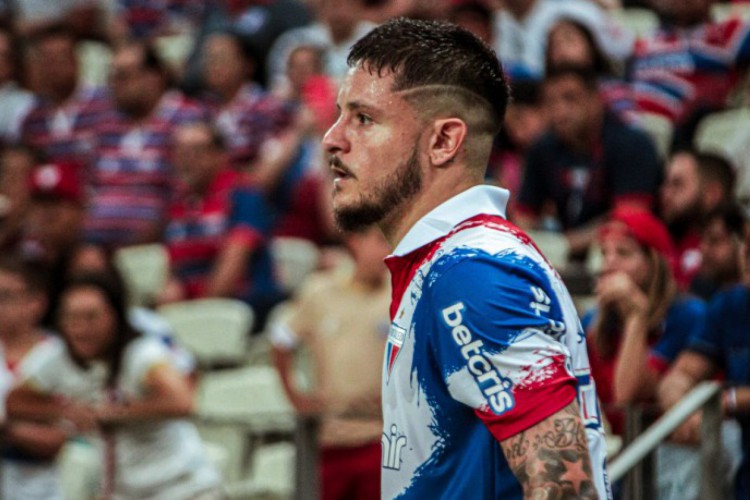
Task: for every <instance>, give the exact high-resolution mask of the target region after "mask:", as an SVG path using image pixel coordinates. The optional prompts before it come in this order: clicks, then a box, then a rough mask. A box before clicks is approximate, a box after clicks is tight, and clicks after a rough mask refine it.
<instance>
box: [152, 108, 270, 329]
mask: <svg viewBox="0 0 750 500" xmlns="http://www.w3.org/2000/svg"><path fill="white" fill-rule="evenodd" d="M172 158H173V162H174V166H175V169H176V172H177V176H178V179H179V181H180V182H179V185H178V188H177V190H176V195H175V199H174V201H173V202H172V204H171V206H170V208H169V216H168V223H167V230H166V237H165V242H166V245H167V248H168V250H169V256H170V265H171V270H172V277H171V279H170V280H169V282H168V285H167V287H166V289H165V290H164V292H163V293H162V296H161V297H160V301H161V302H170V301H174V300H185V299H192V298H199V297H234V298H238V299H241V300H244V301H245V302H247V303H249V304H250V305H251V306H252V307H253V309H254V311H255V314H256V328H260V327H261V326H262V325H263V321H264V319H265V316H266V313H267V312H268V311H269V310H270V309H271V307H273V306H274V305H275V304H276V303H277V302H279V301H280V300H281V298H282V292H281V290H280V288H279V286H278V284H277V283H276V280H275V279H274V275H273V268H272V263H271V256H270V253H269V249H268V245H267V242H268V235H269V233H270V230H271V225H272V223H273V219H274V217H273V213H272V211H271V210H270V208H268V207H267V204H266V203H265V202H264V197H263V195H262V194H261V193H260V192H259V191H258V190H256V189H254V188H251V187H248V186H242V185H240V182H239V177H240V174H239V173H238V172H237V171H235V170H233V169H231V168H230V167H229V163H228V161H227V155H226V153H225V150H224V147H223V142H222V140H221V136H220V135H219V134H218V132H216V131H214V130H213V129H212V128H211V127H210V126H209V125H206V124H201V123H194V124H188V125H182V126H180V127H178V128H177V129H176V130H175V132H174V146H173V148H172Z"/></svg>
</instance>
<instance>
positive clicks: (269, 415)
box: [197, 366, 294, 434]
mask: <svg viewBox="0 0 750 500" xmlns="http://www.w3.org/2000/svg"><path fill="white" fill-rule="evenodd" d="M197 401H198V404H197V408H198V411H197V413H198V416H199V418H200V419H201V420H202V421H204V423H206V422H208V423H210V422H215V423H219V424H237V425H242V426H245V428H246V429H247V431H248V432H249V433H253V434H265V433H269V432H282V433H291V432H292V431H293V430H294V410H293V409H292V406H291V404H290V403H289V400H288V399H287V397H286V394H285V393H284V388H283V386H282V384H281V379H280V378H279V374H278V373H277V372H276V369H275V368H274V367H271V366H246V367H242V368H234V369H229V370H220V371H212V372H208V373H205V374H204V375H203V376H202V377H201V379H200V382H199V384H198V395H197Z"/></svg>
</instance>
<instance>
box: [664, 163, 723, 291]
mask: <svg viewBox="0 0 750 500" xmlns="http://www.w3.org/2000/svg"><path fill="white" fill-rule="evenodd" d="M733 193H734V170H733V169H732V166H731V165H730V164H729V162H727V161H726V160H725V159H724V158H722V157H720V156H717V155H715V154H711V153H697V152H695V151H689V150H685V151H680V152H678V153H675V154H674V155H673V156H672V158H671V160H670V161H669V163H668V164H667V170H666V178H665V180H664V184H663V185H662V187H661V193H660V195H661V196H660V201H661V215H662V219H663V220H664V221H665V222H666V223H667V227H668V228H669V232H670V234H671V235H672V239H673V240H674V242H675V245H676V249H677V255H676V261H675V265H676V266H677V267H676V268H675V277H676V278H677V284H678V285H679V287H680V288H681V289H683V290H685V289H687V288H688V287H689V285H690V282H691V281H692V280H693V278H694V277H695V275H696V274H697V273H698V270H699V269H700V265H701V254H700V233H701V229H702V228H703V227H704V222H705V221H704V217H705V216H706V215H707V214H708V213H710V212H711V211H712V210H714V209H715V208H716V207H718V206H719V205H721V204H723V203H725V202H726V201H727V200H731V199H732V196H733Z"/></svg>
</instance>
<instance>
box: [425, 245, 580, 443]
mask: <svg viewBox="0 0 750 500" xmlns="http://www.w3.org/2000/svg"><path fill="white" fill-rule="evenodd" d="M443 260H444V261H446V263H445V265H441V264H443V263H441V262H440V261H438V262H436V263H435V265H434V266H433V268H432V270H431V274H430V275H428V276H427V277H426V278H425V282H426V283H428V284H429V285H428V289H427V290H426V292H427V293H428V294H429V300H428V301H427V303H428V304H429V306H428V307H429V308H430V310H431V314H432V317H433V326H434V335H432V336H431V339H432V341H433V344H432V349H433V353H434V356H435V358H436V361H437V363H438V366H439V367H440V369H441V370H442V375H443V378H444V380H445V383H446V385H447V387H448V392H449V393H450V395H451V397H452V398H453V399H455V400H457V401H459V402H462V403H464V404H466V405H468V406H470V407H471V408H473V409H474V410H475V411H476V412H477V414H478V415H479V416H480V418H482V420H483V421H484V422H485V424H486V425H487V426H488V428H489V430H490V431H491V432H492V434H493V435H494V436H495V437H496V438H497V439H498V440H499V441H502V440H503V439H505V438H507V437H510V436H512V435H514V434H516V433H518V432H520V431H522V430H525V429H527V428H529V427H531V426H533V425H534V424H536V423H538V422H540V421H541V420H543V419H544V418H547V417H548V416H550V415H552V414H554V413H555V412H557V411H558V410H560V409H562V408H563V407H564V406H566V405H567V404H569V403H570V402H571V401H572V400H573V398H574V397H575V394H576V389H575V388H576V383H575V378H574V377H573V376H572V374H571V373H570V370H569V361H570V360H569V353H568V351H567V349H566V348H565V346H563V344H562V343H561V339H562V337H563V336H565V335H577V333H578V331H577V330H578V321H577V320H576V321H575V325H567V326H566V324H565V322H564V320H563V313H562V310H561V307H560V304H559V301H558V300H556V294H555V293H554V292H553V290H552V289H551V288H552V287H551V285H550V282H549V279H547V277H546V276H545V275H544V271H543V270H542V269H541V268H540V267H539V266H538V265H537V264H536V263H535V262H533V261H531V260H530V259H526V260H522V259H520V258H512V257H509V256H507V255H506V256H504V257H498V256H490V255H484V254H481V253H479V254H477V253H476V251H475V250H472V251H471V255H470V256H469V258H460V257H459V258H458V261H457V262H456V261H455V260H456V255H455V254H451V256H450V257H449V258H444V259H443ZM449 261H452V262H449ZM443 267H445V268H443ZM433 273H434V274H433ZM568 330H572V331H568Z"/></svg>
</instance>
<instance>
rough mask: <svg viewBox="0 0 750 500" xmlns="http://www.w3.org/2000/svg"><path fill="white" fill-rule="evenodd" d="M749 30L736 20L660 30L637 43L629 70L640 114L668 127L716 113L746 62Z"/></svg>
mask: <svg viewBox="0 0 750 500" xmlns="http://www.w3.org/2000/svg"><path fill="white" fill-rule="evenodd" d="M749 35H750V27H749V26H748V25H747V24H744V23H743V22H742V21H740V20H738V19H732V20H729V21H725V22H721V23H705V24H701V25H698V26H696V27H693V28H687V29H680V28H674V27H664V28H662V29H660V30H659V31H657V32H656V33H655V34H654V35H652V36H651V37H649V38H644V39H640V40H638V41H637V42H636V44H635V47H634V52H633V58H632V61H631V66H630V70H629V79H630V80H631V81H632V83H633V92H634V94H635V99H636V102H637V104H638V108H639V110H640V111H647V112H652V113H657V114H660V115H664V116H666V117H668V118H670V119H672V120H673V121H681V120H683V119H686V118H688V117H689V116H690V115H691V113H692V112H693V111H696V110H698V109H705V108H708V109H721V108H723V107H724V106H725V101H726V98H727V95H728V94H729V92H730V91H731V90H732V89H733V88H734V86H735V84H736V83H737V81H738V80H739V78H740V76H741V72H740V70H741V69H742V68H743V67H744V66H746V65H747V63H748V62H749V61H750V36H749Z"/></svg>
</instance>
